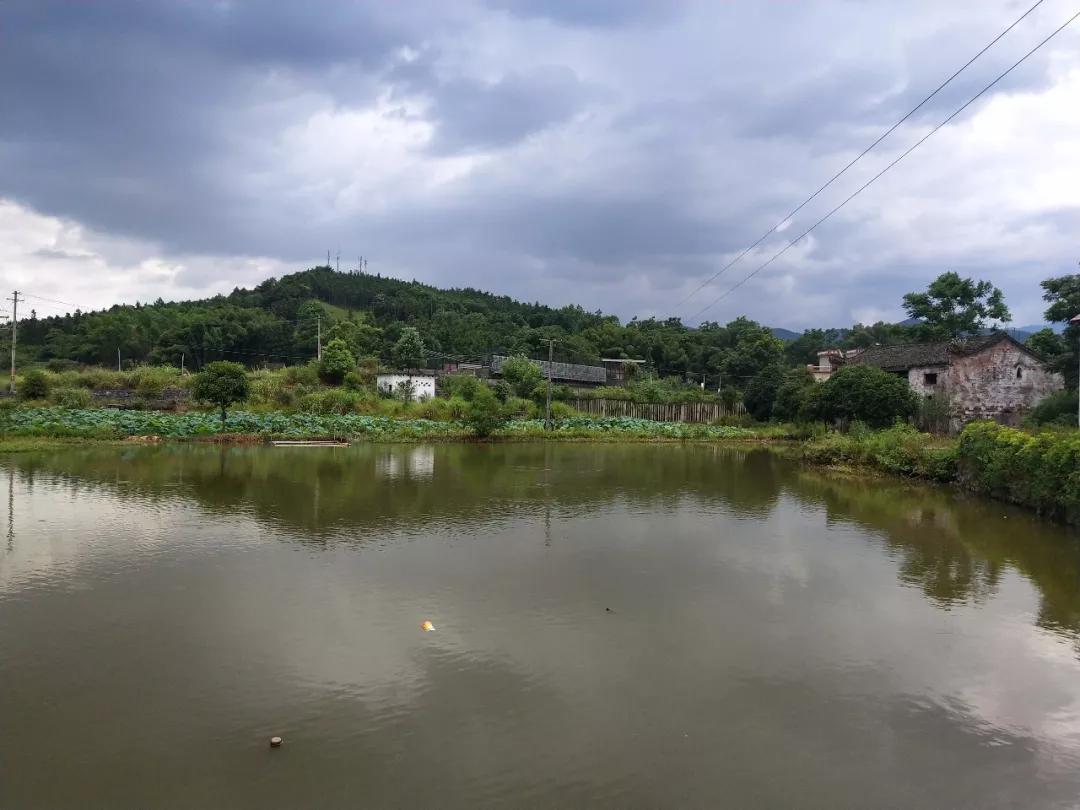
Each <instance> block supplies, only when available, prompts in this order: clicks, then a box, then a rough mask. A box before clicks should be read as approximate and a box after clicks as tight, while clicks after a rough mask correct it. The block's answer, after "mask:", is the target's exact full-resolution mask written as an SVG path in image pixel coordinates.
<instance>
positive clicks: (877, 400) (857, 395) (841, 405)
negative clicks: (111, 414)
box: [817, 365, 918, 428]
mask: <svg viewBox="0 0 1080 810" xmlns="http://www.w3.org/2000/svg"><path fill="white" fill-rule="evenodd" d="M819 396H820V399H819V401H818V403H817V405H818V407H819V409H820V416H821V418H823V419H825V420H827V421H835V422H839V423H841V424H849V423H851V422H853V421H855V420H859V421H862V422H865V423H866V424H868V425H869V426H870V427H875V428H885V427H888V426H890V425H892V424H893V423H894V422H896V421H897V420H907V419H910V418H911V417H912V416H914V415H915V412H916V410H917V408H918V399H917V397H916V395H915V393H914V392H913V391H912V390H911V386H909V385H908V381H907V378H905V377H897V376H896V375H894V374H889V373H888V372H886V371H882V370H881V369H879V368H874V367H873V366H862V365H854V366H843V367H842V368H840V369H839V370H838V371H836V373H834V374H833V375H832V376H831V377H830V378H829V379H828V380H826V381H825V382H824V383H822V386H821V394H820V395H819Z"/></svg>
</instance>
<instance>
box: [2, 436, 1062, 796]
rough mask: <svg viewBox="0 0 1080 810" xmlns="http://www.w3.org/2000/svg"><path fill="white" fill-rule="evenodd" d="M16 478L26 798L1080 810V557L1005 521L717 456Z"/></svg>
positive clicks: (254, 466) (791, 468)
mask: <svg viewBox="0 0 1080 810" xmlns="http://www.w3.org/2000/svg"><path fill="white" fill-rule="evenodd" d="M3 463H4V464H5V465H6V466H7V467H8V470H7V473H8V481H9V496H8V503H9V521H8V526H9V554H8V555H7V557H6V558H5V560H4V564H3V568H2V570H0V611H2V612H3V616H4V620H3V622H0V679H2V680H3V681H4V682H5V683H6V684H7V687H8V688H7V689H6V690H4V691H3V692H0V716H3V717H4V721H5V729H6V733H5V734H4V735H0V758H2V759H4V760H5V762H10V763H12V769H11V771H12V772H13V773H17V774H18V775H19V778H18V779H17V780H16V782H15V785H14V787H13V788H12V787H11V786H8V791H7V793H6V794H5V793H0V806H4V804H5V802H8V803H9V804H10V805H11V806H32V805H33V804H34V803H35V802H36V803H38V804H44V805H46V806H76V805H78V804H79V803H80V802H81V803H82V804H91V805H98V806H155V807H158V806H169V805H170V804H172V805H174V806H181V805H182V806H255V805H258V804H266V803H270V804H284V805H286V806H312V805H317V806H356V805H357V804H362V805H365V806H375V807H380V806H436V805H443V806H488V805H507V806H584V805H601V806H611V807H627V806H716V805H718V804H720V805H724V804H727V805H731V806H792V805H803V806H965V805H967V806H1052V805H1054V804H1055V803H1067V802H1068V801H1071V800H1072V798H1074V797H1075V795H1077V790H1080V776H1078V774H1080V737H1078V732H1077V728H1078V727H1080V725H1078V724H1080V687H1078V686H1077V684H1078V683H1080V678H1078V676H1080V660H1078V656H1077V654H1076V647H1075V645H1076V641H1077V637H1078V631H1080V583H1078V579H1077V577H1078V572H1080V550H1078V545H1077V538H1076V535H1075V533H1070V532H1068V531H1066V530H1064V529H1062V528H1060V527H1055V526H1052V525H1050V524H1046V523H1041V522H1039V521H1037V520H1035V519H1033V518H1032V517H1030V516H1028V515H1026V514H1024V513H1021V512H1019V511H1016V510H1011V509H1008V508H1007V507H1002V506H1000V505H998V504H993V503H989V502H985V501H980V500H974V499H966V498H961V497H957V496H956V495H954V494H953V493H951V492H949V491H947V490H943V489H934V488H927V487H922V486H917V485H907V484H903V483H897V482H895V481H891V480H873V481H864V480H858V479H841V478H835V477H827V476H822V475H818V474H815V473H813V472H811V471H808V470H805V469H802V468H799V467H797V466H795V465H792V464H791V463H789V462H787V461H785V460H784V459H783V458H781V457H778V456H776V455H775V454H773V453H771V452H768V451H765V450H762V449H749V448H747V449H739V450H730V449H724V448H716V447H704V446H702V447H697V446H688V447H678V446H632V447H624V446H607V445H559V446H551V445H492V446H484V447H467V446H459V445H444V446H443V445H440V446H434V447H430V446H360V447H354V448H348V449H329V450H313V449H309V448H294V449H290V448H277V449H273V448H216V447H191V446H161V447H138V448H130V449H128V448H125V449H124V450H123V451H119V452H118V451H117V450H115V449H109V448H85V449H79V450H74V451H64V452H59V453H46V454H30V455H26V456H19V457H13V458H9V459H5V460H4V462H3ZM15 508H17V509H18V510H19V526H18V534H19V543H18V544H14V543H13V538H14V533H15V521H14V517H13V510H14V509H15ZM609 609H610V610H609ZM423 618H431V619H433V620H434V622H435V625H436V627H437V631H436V632H434V633H420V632H419V631H418V629H417V628H418V623H419V621H420V620H422V619H423ZM133 695H135V696H137V698H138V699H137V700H134V701H133V700H132V696H133ZM43 707H44V708H43ZM90 725H93V726H94V727H95V734H96V735H97V736H98V737H99V741H98V744H97V745H95V746H93V747H91V748H89V749H80V751H79V752H77V753H78V756H77V758H75V757H74V756H73V754H72V752H70V751H69V752H67V755H64V756H61V755H59V754H57V746H58V745H62V743H57V740H63V739H65V730H70V729H71V728H84V727H88V726H90ZM271 725H272V726H273V728H272V729H269V728H268V726H271ZM271 730H272V731H274V732H279V731H284V732H285V736H286V738H287V740H288V741H289V743H288V745H287V746H286V748H284V749H282V751H280V752H278V753H277V754H274V755H273V757H274V759H272V760H269V759H263V758H261V757H260V755H261V754H265V753H266V751H265V750H264V747H263V745H262V743H264V740H265V735H266V734H267V733H268V732H269V731H271ZM256 752H257V753H256ZM279 754H280V755H279ZM76 760H77V761H78V762H80V763H82V765H81V766H80V767H77V768H76V767H72V766H69V764H68V763H70V762H73V761H76ZM146 773H154V774H155V779H147V778H145V774H146ZM418 774H420V775H422V777H423V778H418V776H417V775H418ZM170 797H172V798H170Z"/></svg>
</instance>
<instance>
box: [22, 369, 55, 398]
mask: <svg viewBox="0 0 1080 810" xmlns="http://www.w3.org/2000/svg"><path fill="white" fill-rule="evenodd" d="M18 392H19V396H21V397H22V398H23V399H45V397H47V396H48V395H49V377H48V375H46V374H45V372H44V371H41V370H40V369H36V368H32V369H30V370H29V371H27V372H26V373H25V374H23V378H22V383H21V384H20V385H19V388H18Z"/></svg>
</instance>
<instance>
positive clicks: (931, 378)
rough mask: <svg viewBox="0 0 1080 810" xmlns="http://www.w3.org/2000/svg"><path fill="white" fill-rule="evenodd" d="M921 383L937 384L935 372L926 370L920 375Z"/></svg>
mask: <svg viewBox="0 0 1080 810" xmlns="http://www.w3.org/2000/svg"><path fill="white" fill-rule="evenodd" d="M922 381H923V385H937V372H936V371H928V372H926V373H925V374H923V375H922Z"/></svg>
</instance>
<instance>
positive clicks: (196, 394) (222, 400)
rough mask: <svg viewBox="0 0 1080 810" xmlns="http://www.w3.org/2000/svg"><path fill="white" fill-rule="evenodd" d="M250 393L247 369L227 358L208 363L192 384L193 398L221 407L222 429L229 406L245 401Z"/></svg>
mask: <svg viewBox="0 0 1080 810" xmlns="http://www.w3.org/2000/svg"><path fill="white" fill-rule="evenodd" d="M249 393H250V392H249V388H248V378H247V370H246V369H245V368H244V367H243V366H242V365H241V364H240V363H230V362H229V361H227V360H218V361H216V362H213V363H208V364H207V365H206V368H204V369H203V370H202V371H200V372H199V373H198V374H196V375H195V379H194V380H193V381H192V384H191V396H192V399H194V400H195V401H196V402H205V403H207V404H210V405H215V406H217V407H218V408H220V409H221V429H222V430H224V429H225V417H226V415H227V411H228V409H229V406H230V405H233V404H235V403H237V402H243V401H244V400H246V399H247V398H248V395H249Z"/></svg>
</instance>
